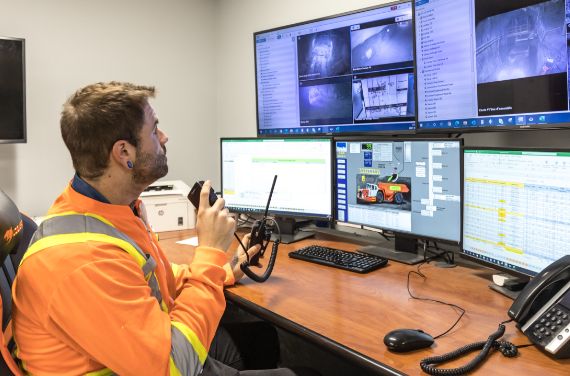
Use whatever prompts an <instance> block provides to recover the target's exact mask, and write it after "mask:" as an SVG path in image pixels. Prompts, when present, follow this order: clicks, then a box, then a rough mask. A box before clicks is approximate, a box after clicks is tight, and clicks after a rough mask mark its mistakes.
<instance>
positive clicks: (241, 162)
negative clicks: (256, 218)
mask: <svg viewBox="0 0 570 376" xmlns="http://www.w3.org/2000/svg"><path fill="white" fill-rule="evenodd" d="M221 153H222V155H221V161H222V196H223V198H224V200H225V201H226V207H227V208H228V209H230V211H233V212H238V213H246V214H256V213H257V214H259V213H264V211H265V207H266V204H267V198H268V196H269V191H270V189H271V185H272V182H273V178H274V176H275V175H277V182H276V184H275V190H274V191H273V197H272V199H271V204H270V206H269V212H270V213H271V214H272V215H273V216H274V217H276V219H277V222H278V223H279V228H280V230H281V235H282V236H281V241H282V242H284V243H291V242H293V241H296V240H300V239H302V238H305V237H308V236H311V235H313V233H312V232H309V231H296V230H297V229H296V228H295V221H294V219H296V218H304V219H317V220H322V221H331V220H332V162H331V161H332V141H331V139H329V138H281V139H277V138H270V139H260V138H222V139H221Z"/></svg>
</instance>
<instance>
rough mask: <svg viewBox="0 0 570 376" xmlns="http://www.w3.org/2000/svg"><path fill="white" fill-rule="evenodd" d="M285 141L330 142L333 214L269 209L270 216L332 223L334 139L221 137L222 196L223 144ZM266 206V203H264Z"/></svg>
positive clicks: (233, 210)
mask: <svg viewBox="0 0 570 376" xmlns="http://www.w3.org/2000/svg"><path fill="white" fill-rule="evenodd" d="M280 139H281V140H284V141H292V140H293V139H296V140H308V141H310V142H316V141H317V140H323V141H325V140H326V141H328V142H329V146H330V150H329V151H330V155H329V158H330V162H331V165H330V169H329V179H330V186H331V202H330V210H331V212H330V213H329V214H328V215H316V214H315V213H308V214H307V213H304V214H303V213H295V212H281V211H275V210H271V209H269V214H270V215H271V216H272V217H279V218H299V219H306V220H318V221H326V222H332V221H333V220H334V210H335V208H334V190H333V188H334V187H333V186H332V184H333V171H334V166H333V163H334V160H333V157H334V153H333V152H334V150H333V139H332V137H326V136H320V137H279V138H276V137H272V138H262V137H221V138H220V185H221V188H220V192H221V196H222V198H223V197H224V171H223V169H224V160H223V155H222V153H223V149H222V148H223V143H224V141H234V140H238V141H239V140H243V141H245V140H252V141H259V142H270V141H278V140H280ZM252 178H255V177H254V176H252ZM278 182H279V178H278V179H277V183H278ZM263 204H264V205H265V202H264V203H263ZM230 211H231V212H232V213H239V214H253V215H258V214H263V213H264V212H265V210H263V209H259V210H239V209H234V208H232V209H231V210H230Z"/></svg>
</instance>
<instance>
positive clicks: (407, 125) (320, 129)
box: [258, 121, 416, 136]
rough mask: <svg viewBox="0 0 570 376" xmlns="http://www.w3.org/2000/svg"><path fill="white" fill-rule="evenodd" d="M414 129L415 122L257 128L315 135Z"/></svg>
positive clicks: (271, 132) (270, 132) (268, 132)
mask: <svg viewBox="0 0 570 376" xmlns="http://www.w3.org/2000/svg"><path fill="white" fill-rule="evenodd" d="M415 129H416V126H415V122H414V121H409V122H401V123H384V124H379V125H370V124H358V125H336V126H335V125H325V126H305V127H296V128H274V129H259V130H258V134H260V135H271V136H277V135H296V136H302V135H308V134H309V135H313V134H314V135H316V134H333V133H356V132H386V133H389V132H413V131H414V130H415Z"/></svg>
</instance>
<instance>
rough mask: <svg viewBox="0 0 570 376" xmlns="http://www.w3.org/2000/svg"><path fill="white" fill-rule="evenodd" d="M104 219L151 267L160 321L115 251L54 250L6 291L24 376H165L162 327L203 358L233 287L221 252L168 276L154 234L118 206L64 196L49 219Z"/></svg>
mask: <svg viewBox="0 0 570 376" xmlns="http://www.w3.org/2000/svg"><path fill="white" fill-rule="evenodd" d="M69 211H74V212H79V213H93V214H97V215H100V216H103V217H104V218H106V219H107V220H108V221H110V222H111V223H112V224H113V225H114V226H115V227H116V228H117V229H118V230H119V231H121V232H123V233H124V234H126V235H127V236H129V237H130V238H131V239H132V240H134V241H135V242H136V243H137V244H138V246H139V247H140V248H141V249H142V250H143V251H144V252H145V253H147V254H150V255H151V256H152V257H153V258H154V259H155V260H156V262H157V268H156V270H155V274H156V278H157V280H158V283H159V286H160V291H161V294H162V298H163V300H164V302H165V303H166V305H167V306H168V311H169V312H168V313H166V312H163V311H161V308H160V306H159V304H158V302H157V300H156V299H155V298H154V297H153V296H152V295H151V292H150V288H149V286H148V284H147V282H146V280H145V279H144V276H143V273H142V271H141V268H140V266H139V265H138V264H137V263H136V261H135V260H134V259H133V258H132V257H131V256H130V255H129V254H128V253H126V252H124V251H123V250H122V249H120V248H118V247H117V246H114V245H111V244H107V243H101V242H94V241H90V242H86V243H72V244H67V245H60V246H53V247H51V248H48V249H45V250H43V251H41V252H38V253H37V254H34V255H32V256H30V257H29V258H28V259H26V260H25V261H24V262H23V263H22V265H21V267H20V268H19V270H18V273H17V277H16V281H15V283H14V286H13V325H14V338H15V340H16V344H17V346H18V357H19V359H20V360H22V362H23V364H24V367H25V369H26V370H27V371H28V372H30V373H32V374H33V375H58V376H62V375H79V374H85V373H88V372H92V371H97V370H100V369H102V368H105V367H107V368H110V369H111V370H112V371H113V372H115V373H117V374H120V375H168V374H169V356H170V351H171V321H177V322H180V323H183V324H184V325H186V326H187V327H188V328H190V329H191V330H192V331H194V333H195V334H196V336H197V337H198V339H199V341H200V342H201V344H202V345H203V347H204V348H205V349H208V348H209V346H210V343H211V341H212V338H213V336H214V333H215V331H216V328H217V326H218V323H219V320H220V318H221V315H222V313H223V311H224V308H225V299H224V295H223V285H224V282H225V283H226V284H231V283H233V282H234V279H233V274H232V273H231V269H229V268H228V267H227V265H226V267H225V268H224V265H225V264H226V263H227V257H226V255H225V253H224V252H222V251H220V250H218V249H214V248H208V247H197V248H196V250H195V255H194V259H193V261H192V263H191V264H190V265H179V266H177V267H176V268H175V269H176V275H174V274H173V270H172V267H171V265H170V264H169V262H168V260H167V258H166V256H165V254H164V252H163V251H162V250H161V248H160V245H159V244H158V242H157V241H156V238H155V236H154V234H153V233H152V232H151V231H150V230H149V229H148V226H147V225H146V224H145V223H144V222H143V220H141V218H139V217H137V216H135V215H134V213H133V211H132V209H131V208H130V207H129V206H127V205H112V204H107V203H103V202H100V201H97V200H93V199H91V198H88V197H86V196H83V195H81V194H79V193H77V192H76V191H74V190H73V188H72V187H71V186H68V187H67V188H66V190H65V191H64V192H63V193H62V194H61V196H59V197H58V198H57V200H56V201H55V203H54V204H53V206H52V207H51V209H50V210H49V213H48V214H58V213H64V212H69Z"/></svg>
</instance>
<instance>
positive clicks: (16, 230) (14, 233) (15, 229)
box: [4, 220, 24, 244]
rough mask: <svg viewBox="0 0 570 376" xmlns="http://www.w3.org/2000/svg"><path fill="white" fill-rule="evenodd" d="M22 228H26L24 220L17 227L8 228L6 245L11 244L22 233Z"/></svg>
mask: <svg viewBox="0 0 570 376" xmlns="http://www.w3.org/2000/svg"><path fill="white" fill-rule="evenodd" d="M22 228H24V222H22V220H20V222H18V224H17V225H16V226H14V227H10V228H8V230H6V232H5V233H4V242H5V243H6V244H8V243H10V242H11V241H12V240H13V239H14V238H15V237H16V236H17V235H18V234H19V233H20V231H22Z"/></svg>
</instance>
